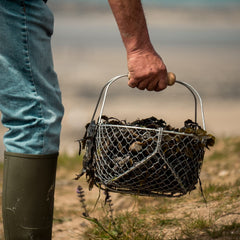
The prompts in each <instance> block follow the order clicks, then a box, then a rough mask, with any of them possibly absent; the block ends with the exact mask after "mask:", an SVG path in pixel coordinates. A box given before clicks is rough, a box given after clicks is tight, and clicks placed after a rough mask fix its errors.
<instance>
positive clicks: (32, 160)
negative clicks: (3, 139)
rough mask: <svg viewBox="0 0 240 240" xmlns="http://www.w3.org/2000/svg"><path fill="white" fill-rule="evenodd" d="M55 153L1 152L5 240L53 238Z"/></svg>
mask: <svg viewBox="0 0 240 240" xmlns="http://www.w3.org/2000/svg"><path fill="white" fill-rule="evenodd" d="M57 157H58V154H51V155H30V154H17V153H8V152H5V153H4V173H3V195H2V198H3V199H2V213H3V225H4V234H5V240H23V239H24V240H28V239H29V240H30V239H31V240H49V239H52V220H53V204H54V190H55V177H56V165H57Z"/></svg>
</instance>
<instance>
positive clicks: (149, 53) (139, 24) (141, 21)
mask: <svg viewBox="0 0 240 240" xmlns="http://www.w3.org/2000/svg"><path fill="white" fill-rule="evenodd" d="M108 2H109V5H110V7H111V9H112V12H113V15H114V17H115V19H116V22H117V25H118V28H119V31H120V34H121V37H122V40H123V43H124V45H125V48H126V51H127V60H128V71H129V73H130V80H129V82H128V85H129V86H130V87H137V88H139V89H141V90H143V89H147V90H150V91H152V90H155V91H160V90H163V89H164V88H166V87H167V69H166V66H165V64H164V63H163V61H162V59H161V57H160V56H159V55H158V54H157V52H156V51H155V50H154V48H153V46H152V44H151V41H150V38H149V34H148V29H147V24H146V20H145V16H144V12H143V8H142V4H141V1H140V0H108Z"/></svg>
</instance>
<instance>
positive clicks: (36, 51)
mask: <svg viewBox="0 0 240 240" xmlns="http://www.w3.org/2000/svg"><path fill="white" fill-rule="evenodd" d="M52 33H53V15H52V13H51V11H50V10H49V8H48V7H47V5H46V4H45V3H44V1H43V0H0V110H1V113H2V123H3V125H4V126H5V127H6V128H8V129H9V130H8V131H7V132H6V134H5V135H4V144H5V147H6V151H7V152H15V153H25V154H28V153H29V154H51V153H57V152H58V151H59V138H60V131H61V120H62V117H63V111H64V110H63V105H62V101H61V92H60V89H59V84H58V79H57V75H56V73H55V72H54V69H53V61H52V52H51V42H50V41H51V36H52Z"/></svg>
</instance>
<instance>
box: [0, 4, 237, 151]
mask: <svg viewBox="0 0 240 240" xmlns="http://www.w3.org/2000/svg"><path fill="white" fill-rule="evenodd" d="M48 6H49V7H50V8H51V9H52V11H53V13H54V15H55V32H54V36H53V39H52V47H53V55H54V62H55V70H56V72H57V74H58V77H59V82H60V86H61V89H62V97H63V103H64V106H65V116H64V119H63V129H62V136H61V148H60V151H61V152H67V153H69V154H76V152H77V151H78V143H77V142H76V140H77V139H80V138H82V137H83V134H84V127H85V125H86V123H87V122H89V121H90V119H91V117H92V113H93V110H94V108H95V104H96V102H97V99H98V95H99V93H100V90H101V88H102V86H103V85H104V84H105V82H106V81H108V80H109V79H110V78H112V77H114V76H116V75H119V74H125V73H127V61H126V52H125V49H124V46H123V44H122V41H121V38H120V34H119V32H118V29H117V25H116V23H115V20H114V18H113V15H112V13H111V10H110V8H109V6H108V3H107V1H103V0H68V1H64V0H49V1H48ZM143 6H144V10H145V15H146V19H147V24H148V28H149V33H150V38H151V40H152V43H153V45H154V47H155V49H156V50H157V51H158V53H159V54H160V55H161V57H162V58H163V60H164V62H165V63H166V65H167V68H168V71H172V72H174V73H175V74H176V76H177V79H178V80H181V81H185V82H188V83H189V84H191V85H192V86H194V87H195V88H196V89H197V90H198V92H199V93H200V95H201V96H202V100H203V104H204V110H205V118H206V119H205V120H206V127H207V130H208V132H209V133H212V134H214V135H216V136H233V135H240V128H239V118H240V66H239V63H240V1H238V0H235V1H234V0H211V1H207V0H182V1H178V0H155V1H154V0H144V1H143ZM104 114H106V115H107V116H114V117H118V118H120V119H127V120H129V121H130V120H135V119H136V118H143V117H150V116H156V117H157V118H162V119H164V120H165V121H166V122H168V123H169V124H171V125H172V126H182V125H183V122H184V120H186V119H188V118H192V119H193V116H194V102H193V98H192V96H191V94H190V93H189V92H188V90H187V89H185V88H184V87H182V86H180V85H177V84H176V85H174V86H173V87H169V88H168V89H166V90H165V91H163V92H161V93H152V92H151V93H149V92H146V91H139V90H136V89H130V88H129V87H127V79H121V80H119V81H118V82H116V83H114V85H113V86H112V87H111V88H110V92H109V96H108V98H107V102H106V107H105V110H104ZM97 116H98V115H97ZM201 121H202V119H201V117H200V114H199V118H198V122H199V123H200V125H201ZM3 133H4V130H1V135H3ZM1 149H3V148H1Z"/></svg>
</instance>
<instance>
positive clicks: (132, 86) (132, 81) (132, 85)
mask: <svg viewBox="0 0 240 240" xmlns="http://www.w3.org/2000/svg"><path fill="white" fill-rule="evenodd" d="M137 85H138V82H137V81H136V80H134V79H133V78H130V80H129V81H128V86H129V87H131V88H135V87H137Z"/></svg>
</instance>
